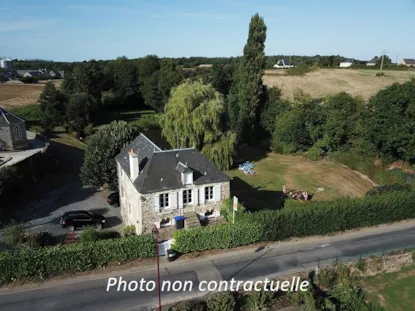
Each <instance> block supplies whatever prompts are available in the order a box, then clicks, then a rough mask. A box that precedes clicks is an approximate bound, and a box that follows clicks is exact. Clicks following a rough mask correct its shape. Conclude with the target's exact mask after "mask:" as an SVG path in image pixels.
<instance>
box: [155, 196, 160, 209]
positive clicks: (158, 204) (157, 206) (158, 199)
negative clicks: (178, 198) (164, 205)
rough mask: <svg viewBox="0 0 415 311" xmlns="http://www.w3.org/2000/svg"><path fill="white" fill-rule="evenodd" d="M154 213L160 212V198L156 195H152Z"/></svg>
mask: <svg viewBox="0 0 415 311" xmlns="http://www.w3.org/2000/svg"><path fill="white" fill-rule="evenodd" d="M154 211H155V212H156V213H159V212H160V197H159V195H158V194H156V195H154Z"/></svg>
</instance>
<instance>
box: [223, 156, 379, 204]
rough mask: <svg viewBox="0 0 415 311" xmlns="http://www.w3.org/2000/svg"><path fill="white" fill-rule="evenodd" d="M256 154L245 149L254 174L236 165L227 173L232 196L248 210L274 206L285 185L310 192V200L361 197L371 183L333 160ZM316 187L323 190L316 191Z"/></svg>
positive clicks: (277, 202) (278, 200) (290, 188)
mask: <svg viewBox="0 0 415 311" xmlns="http://www.w3.org/2000/svg"><path fill="white" fill-rule="evenodd" d="M258 153H259V151H255V150H253V149H251V151H250V152H248V151H247V152H244V155H245V156H246V160H250V161H251V162H252V163H253V164H254V165H255V168H254V170H255V171H256V173H257V176H250V175H245V174H244V173H243V172H242V171H240V170H239V169H238V168H235V169H233V170H230V171H228V172H227V174H228V175H229V176H231V177H233V180H232V181H231V185H232V186H231V187H232V188H231V189H232V195H236V196H237V197H239V199H240V200H241V202H243V203H244V204H245V206H246V207H248V208H249V209H257V208H267V209H273V208H277V207H278V205H279V203H280V201H281V199H280V198H281V192H282V185H284V184H285V185H287V188H288V190H293V189H296V190H307V191H309V192H310V193H312V194H314V196H313V198H312V200H328V199H332V198H336V197H341V196H352V197H360V196H363V195H364V194H365V193H366V192H367V191H368V190H369V189H371V188H372V186H373V185H372V183H371V182H370V181H368V180H366V179H363V178H362V177H361V176H360V175H359V174H358V173H356V172H354V171H352V170H350V169H348V168H346V167H344V166H342V165H340V164H336V163H334V162H330V161H318V162H313V161H309V160H307V159H306V158H304V157H302V156H290V155H282V154H277V153H268V154H265V153H264V154H262V155H259V154H258ZM318 188H323V189H324V190H323V191H321V192H317V189H318Z"/></svg>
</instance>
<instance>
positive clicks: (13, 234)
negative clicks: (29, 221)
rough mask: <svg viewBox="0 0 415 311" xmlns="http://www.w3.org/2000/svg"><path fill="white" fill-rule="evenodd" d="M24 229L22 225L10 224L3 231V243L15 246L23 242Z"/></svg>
mask: <svg viewBox="0 0 415 311" xmlns="http://www.w3.org/2000/svg"><path fill="white" fill-rule="evenodd" d="M25 234H26V232H25V229H24V226H23V225H22V224H11V225H9V226H6V227H5V228H4V230H3V239H2V241H3V243H5V244H7V245H10V246H17V245H19V244H21V243H23V242H24V241H25Z"/></svg>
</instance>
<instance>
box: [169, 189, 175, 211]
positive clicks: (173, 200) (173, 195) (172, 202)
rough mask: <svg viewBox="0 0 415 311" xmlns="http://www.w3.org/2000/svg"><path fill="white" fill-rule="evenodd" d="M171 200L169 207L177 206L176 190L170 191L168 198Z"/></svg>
mask: <svg viewBox="0 0 415 311" xmlns="http://www.w3.org/2000/svg"><path fill="white" fill-rule="evenodd" d="M169 199H170V200H171V203H170V204H171V208H172V209H176V208H177V192H172V193H170V198H169Z"/></svg>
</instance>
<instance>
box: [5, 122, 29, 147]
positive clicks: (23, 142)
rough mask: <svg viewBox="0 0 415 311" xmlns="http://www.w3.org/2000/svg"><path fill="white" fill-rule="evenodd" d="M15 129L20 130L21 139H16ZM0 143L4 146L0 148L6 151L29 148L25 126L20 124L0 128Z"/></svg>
mask: <svg viewBox="0 0 415 311" xmlns="http://www.w3.org/2000/svg"><path fill="white" fill-rule="evenodd" d="M16 128H19V129H20V134H21V138H20V139H17V137H16ZM0 142H1V144H4V145H5V146H0V147H2V148H4V149H6V150H21V149H27V148H28V147H29V145H28V141H27V134H26V126H25V124H24V123H23V122H22V123H20V124H13V125H10V126H9V125H7V126H2V127H0Z"/></svg>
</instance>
